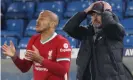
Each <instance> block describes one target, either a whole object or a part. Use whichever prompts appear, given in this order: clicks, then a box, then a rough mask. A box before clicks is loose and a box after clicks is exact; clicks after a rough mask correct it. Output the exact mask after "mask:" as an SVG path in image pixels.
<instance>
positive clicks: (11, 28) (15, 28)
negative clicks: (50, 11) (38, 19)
mask: <svg viewBox="0 0 133 80" xmlns="http://www.w3.org/2000/svg"><path fill="white" fill-rule="evenodd" d="M24 25H25V22H24V20H22V19H17V20H14V19H9V20H7V21H6V26H7V29H6V31H2V35H1V36H11V35H12V36H13V35H14V36H16V35H17V37H18V38H20V37H21V36H22V35H23V30H24Z"/></svg>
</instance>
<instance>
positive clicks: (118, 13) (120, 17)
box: [113, 11, 123, 20]
mask: <svg viewBox="0 0 133 80" xmlns="http://www.w3.org/2000/svg"><path fill="white" fill-rule="evenodd" d="M113 13H115V14H116V15H117V16H118V18H119V19H120V20H122V19H123V13H122V12H119V11H113Z"/></svg>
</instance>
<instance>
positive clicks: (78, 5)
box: [64, 1, 92, 18]
mask: <svg viewBox="0 0 133 80" xmlns="http://www.w3.org/2000/svg"><path fill="white" fill-rule="evenodd" d="M91 3H92V2H91V1H89V2H88V1H83V2H81V1H73V2H70V3H68V5H67V9H66V13H65V14H64V17H66V18H70V17H72V16H73V15H74V14H75V13H76V12H79V11H83V10H84V9H86V8H87V7H88V6H89V5H90V4H91Z"/></svg>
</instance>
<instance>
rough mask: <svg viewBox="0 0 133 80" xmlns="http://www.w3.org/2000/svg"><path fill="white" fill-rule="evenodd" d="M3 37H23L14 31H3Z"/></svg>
mask: <svg viewBox="0 0 133 80" xmlns="http://www.w3.org/2000/svg"><path fill="white" fill-rule="evenodd" d="M1 36H2V37H15V38H18V39H20V38H21V35H20V34H19V33H18V32H14V31H7V30H2V31H1Z"/></svg>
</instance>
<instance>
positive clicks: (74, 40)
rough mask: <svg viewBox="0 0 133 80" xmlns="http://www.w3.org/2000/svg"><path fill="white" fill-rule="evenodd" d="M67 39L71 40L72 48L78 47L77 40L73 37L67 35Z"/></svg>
mask: <svg viewBox="0 0 133 80" xmlns="http://www.w3.org/2000/svg"><path fill="white" fill-rule="evenodd" d="M66 38H67V40H68V41H69V42H70V45H71V47H72V48H76V47H77V40H76V39H74V38H72V37H66Z"/></svg>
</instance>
